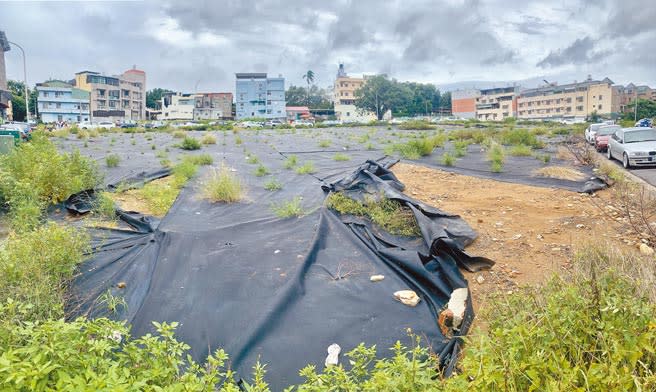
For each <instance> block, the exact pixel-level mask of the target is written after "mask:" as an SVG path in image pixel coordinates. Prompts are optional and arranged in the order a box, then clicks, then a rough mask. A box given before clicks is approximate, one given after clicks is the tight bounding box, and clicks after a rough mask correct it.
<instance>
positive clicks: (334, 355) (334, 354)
mask: <svg viewBox="0 0 656 392" xmlns="http://www.w3.org/2000/svg"><path fill="white" fill-rule="evenodd" d="M340 351H342V348H341V347H339V344H337V343H333V344H331V345H330V346H328V356H327V357H326V361H325V362H324V363H325V365H326V367H328V366H336V365H337V364H338V363H339V353H340Z"/></svg>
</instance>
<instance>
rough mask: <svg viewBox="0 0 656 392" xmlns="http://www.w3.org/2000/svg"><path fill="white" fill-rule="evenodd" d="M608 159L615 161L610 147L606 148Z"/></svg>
mask: <svg viewBox="0 0 656 392" xmlns="http://www.w3.org/2000/svg"><path fill="white" fill-rule="evenodd" d="M606 157H607V158H608V160H609V161H610V160H612V159H613V156H612V155H611V153H610V146H608V148H606Z"/></svg>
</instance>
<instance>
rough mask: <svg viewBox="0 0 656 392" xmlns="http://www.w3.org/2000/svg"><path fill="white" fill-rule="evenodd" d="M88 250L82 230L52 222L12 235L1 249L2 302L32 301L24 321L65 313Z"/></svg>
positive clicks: (86, 239)
mask: <svg viewBox="0 0 656 392" xmlns="http://www.w3.org/2000/svg"><path fill="white" fill-rule="evenodd" d="M89 250H90V249H89V238H88V236H87V234H86V233H85V232H84V231H83V230H80V229H79V228H75V227H66V226H60V225H57V224H55V223H52V222H51V223H48V224H46V225H43V226H40V227H38V228H36V229H34V230H32V231H29V232H24V233H21V234H12V235H10V236H9V238H8V239H7V241H6V242H5V243H4V246H3V247H2V248H1V249H0V303H5V302H6V301H7V300H9V299H12V300H14V301H18V302H23V303H25V304H29V308H28V309H26V311H27V313H26V314H25V315H23V319H22V320H23V321H37V320H44V319H47V318H59V317H63V315H64V311H63V305H64V296H65V294H66V286H67V282H68V280H69V279H70V278H72V276H73V273H74V272H75V268H76V266H77V264H78V263H80V262H81V261H82V259H83V257H84V254H85V253H87V252H88V251H89ZM4 317H5V315H2V314H1V312H0V320H1V319H3V318H4ZM2 351H3V350H2V349H1V348H0V352H2ZM0 356H1V355H0ZM0 367H1V366H0ZM0 378H2V377H0ZM0 389H2V388H0Z"/></svg>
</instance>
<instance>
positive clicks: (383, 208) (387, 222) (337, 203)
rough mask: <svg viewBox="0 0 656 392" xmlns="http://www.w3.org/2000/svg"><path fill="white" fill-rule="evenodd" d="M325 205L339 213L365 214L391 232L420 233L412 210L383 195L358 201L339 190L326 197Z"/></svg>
mask: <svg viewBox="0 0 656 392" xmlns="http://www.w3.org/2000/svg"><path fill="white" fill-rule="evenodd" d="M326 206H327V207H328V208H331V209H333V210H335V211H337V212H339V213H340V214H349V215H357V216H366V217H368V218H369V219H371V221H372V222H374V223H376V224H377V225H379V226H380V227H382V228H383V229H385V230H387V231H388V232H390V233H392V234H396V235H405V236H418V235H419V234H420V232H419V226H418V225H417V221H416V219H415V216H414V214H413V213H412V211H410V209H409V208H406V207H403V206H401V204H400V203H399V202H398V201H396V200H390V199H387V198H385V197H383V196H381V197H380V200H373V199H368V200H366V202H365V203H360V202H359V201H357V200H353V199H351V198H350V197H348V196H346V195H344V194H343V193H341V192H336V193H331V194H330V195H329V196H328V197H327V198H326Z"/></svg>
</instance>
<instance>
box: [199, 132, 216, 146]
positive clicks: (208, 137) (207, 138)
mask: <svg viewBox="0 0 656 392" xmlns="http://www.w3.org/2000/svg"><path fill="white" fill-rule="evenodd" d="M200 142H201V143H203V144H216V136H214V135H212V134H211V133H208V134H205V135H204V136H203V137H202V138H201V139H200Z"/></svg>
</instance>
